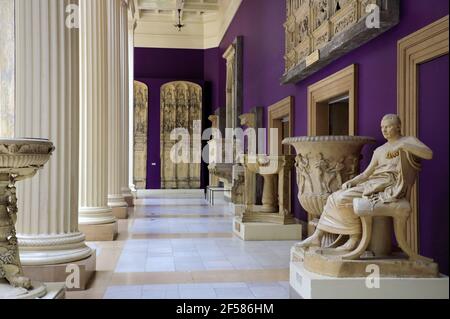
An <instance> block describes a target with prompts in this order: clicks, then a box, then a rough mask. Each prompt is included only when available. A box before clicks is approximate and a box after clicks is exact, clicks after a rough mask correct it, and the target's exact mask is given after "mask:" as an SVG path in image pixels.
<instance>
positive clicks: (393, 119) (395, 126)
mask: <svg viewBox="0 0 450 319" xmlns="http://www.w3.org/2000/svg"><path fill="white" fill-rule="evenodd" d="M401 130H402V122H401V120H400V117H399V116H398V115H396V114H387V115H385V116H384V117H383V119H382V120H381V132H382V133H383V136H384V138H385V139H387V140H388V141H390V140H395V139H397V138H399V137H400V136H401Z"/></svg>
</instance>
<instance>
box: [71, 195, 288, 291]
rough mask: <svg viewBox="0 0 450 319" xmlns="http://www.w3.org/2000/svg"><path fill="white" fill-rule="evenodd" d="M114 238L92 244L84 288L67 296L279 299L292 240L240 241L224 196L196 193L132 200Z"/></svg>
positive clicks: (283, 285) (286, 272)
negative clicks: (93, 264) (92, 267)
mask: <svg viewBox="0 0 450 319" xmlns="http://www.w3.org/2000/svg"><path fill="white" fill-rule="evenodd" d="M136 204H137V205H136V206H135V207H134V208H129V209H130V218H129V219H128V220H121V221H120V223H119V237H118V239H117V240H116V241H114V242H88V245H89V246H90V247H92V248H94V249H96V253H97V273H96V275H95V279H94V280H93V282H92V283H91V285H90V288H89V289H88V290H86V291H81V292H67V298H83V299H84V298H95V299H100V298H105V299H112V298H119V299H123V298H132V299H139V298H143V299H179V298H180V299H196V298H201V299H216V298H219V299H228V298H229V299H255V298H256V299H277V298H283V299H286V298H288V297H289V291H288V287H289V284H288V281H289V253H290V248H291V247H292V245H293V244H294V242H293V241H278V242H248V241H247V242H244V241H242V240H240V239H239V238H237V237H235V236H234V235H233V234H232V215H231V213H230V209H229V206H228V204H226V203H224V202H222V203H220V202H219V203H217V204H216V205H215V206H210V205H208V203H207V202H206V201H205V200H204V199H203V198H165V199H162V198H151V199H142V200H136Z"/></svg>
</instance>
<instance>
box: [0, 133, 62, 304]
mask: <svg viewBox="0 0 450 319" xmlns="http://www.w3.org/2000/svg"><path fill="white" fill-rule="evenodd" d="M53 151H54V147H53V144H52V143H51V142H49V141H48V140H42V139H0V279H2V278H5V279H6V280H7V281H8V282H9V283H10V284H11V285H12V286H14V287H18V288H23V289H33V288H34V293H35V292H36V291H40V293H41V292H43V293H44V294H45V289H44V290H42V287H36V284H35V283H34V284H32V283H31V281H30V279H29V278H27V277H24V276H23V271H22V266H21V263H20V258H19V249H18V245H17V238H16V229H15V223H16V220H17V198H16V187H15V183H16V181H20V180H24V179H26V178H31V177H33V176H34V175H35V174H36V172H37V170H38V169H40V168H42V167H43V166H44V164H45V163H46V162H47V161H48V160H49V159H50V156H51V154H52V152H53ZM33 286H34V287H33ZM30 293H32V292H30ZM40 293H39V294H40ZM14 294H15V292H14ZM17 294H20V295H21V296H22V297H23V296H24V293H23V291H22V290H18V292H17ZM14 296H15V295H8V297H11V298H13V297H14ZM16 297H17V298H18V297H19V295H17V296H16Z"/></svg>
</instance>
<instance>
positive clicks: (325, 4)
mask: <svg viewBox="0 0 450 319" xmlns="http://www.w3.org/2000/svg"><path fill="white" fill-rule="evenodd" d="M376 20H379V26H378V23H376V24H377V25H375V23H374V22H376ZM398 22H399V0H384V1H383V0H352V1H344V0H287V18H286V22H285V23H284V28H285V32H286V44H285V56H284V60H285V73H284V75H283V78H282V83H283V84H287V83H296V82H298V81H300V80H302V79H304V78H306V77H308V76H309V75H311V74H312V73H314V72H316V71H318V70H319V69H321V68H323V67H324V66H326V65H328V64H329V63H331V62H332V61H334V60H336V59H337V58H339V57H341V56H342V55H344V54H346V53H348V52H350V51H351V50H353V49H355V48H357V47H359V46H361V45H363V44H364V43H366V42H368V41H370V40H371V39H373V38H375V37H376V36H378V35H380V34H382V33H383V32H385V31H387V30H388V29H390V28H392V27H393V26H395V25H396V24H397V23H398ZM317 50H319V51H320V52H319V56H320V59H319V60H318V61H317V62H315V63H313V64H312V65H309V64H308V63H306V58H307V57H308V56H309V55H310V54H312V53H313V52H316V51H317Z"/></svg>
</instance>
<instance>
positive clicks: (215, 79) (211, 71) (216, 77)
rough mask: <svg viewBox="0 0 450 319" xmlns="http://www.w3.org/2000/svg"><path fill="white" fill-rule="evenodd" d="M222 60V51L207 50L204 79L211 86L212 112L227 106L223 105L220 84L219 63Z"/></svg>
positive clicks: (217, 49) (216, 49) (204, 62)
mask: <svg viewBox="0 0 450 319" xmlns="http://www.w3.org/2000/svg"><path fill="white" fill-rule="evenodd" d="M220 59H221V55H220V49H219V48H213V49H208V50H205V53H204V61H203V70H204V73H203V77H204V80H205V81H206V82H207V83H209V84H210V90H209V93H210V101H211V105H212V108H211V109H212V110H215V109H217V108H219V107H221V106H225V104H221V99H220V93H219V88H220V87H221V83H220V67H221V64H220V63H219V62H218V61H220Z"/></svg>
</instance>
